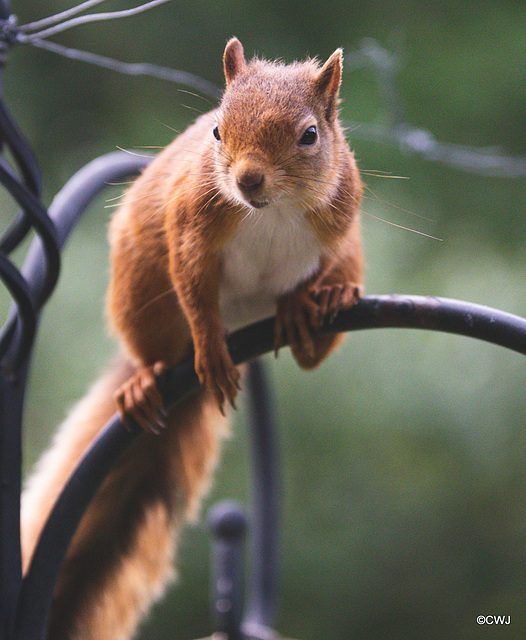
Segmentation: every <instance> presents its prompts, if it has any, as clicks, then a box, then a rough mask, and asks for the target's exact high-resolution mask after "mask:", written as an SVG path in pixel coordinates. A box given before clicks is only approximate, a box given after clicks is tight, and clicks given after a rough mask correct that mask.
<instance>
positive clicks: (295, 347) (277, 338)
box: [274, 288, 321, 357]
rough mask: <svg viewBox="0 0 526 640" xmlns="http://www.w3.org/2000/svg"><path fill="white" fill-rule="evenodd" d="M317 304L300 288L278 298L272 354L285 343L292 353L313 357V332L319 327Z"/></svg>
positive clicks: (305, 290)
mask: <svg viewBox="0 0 526 640" xmlns="http://www.w3.org/2000/svg"><path fill="white" fill-rule="evenodd" d="M320 324H321V322H320V313H319V304H318V303H317V302H316V300H315V299H314V297H313V296H312V294H311V292H310V291H309V290H308V289H306V288H302V289H299V290H296V291H293V292H292V293H286V294H284V295H282V296H280V297H279V298H278V301H277V309H276V321H275V324H274V353H275V355H276V356H277V355H278V351H279V349H280V348H281V347H282V346H283V345H284V344H285V343H286V342H287V343H288V344H289V345H290V347H291V348H292V351H293V352H302V353H305V355H307V356H308V357H314V352H315V344H314V337H313V334H312V332H313V330H315V329H317V328H318V327H319V326H320Z"/></svg>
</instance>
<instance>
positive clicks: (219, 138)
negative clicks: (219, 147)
mask: <svg viewBox="0 0 526 640" xmlns="http://www.w3.org/2000/svg"><path fill="white" fill-rule="evenodd" d="M212 133H213V134H214V138H215V139H216V140H221V134H220V133H219V127H218V126H217V124H216V126H215V127H214V128H213V131H212Z"/></svg>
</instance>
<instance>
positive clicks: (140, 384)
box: [114, 363, 167, 435]
mask: <svg viewBox="0 0 526 640" xmlns="http://www.w3.org/2000/svg"><path fill="white" fill-rule="evenodd" d="M165 368H166V367H165V366H164V365H163V364H162V363H156V364H154V365H153V366H147V367H140V368H139V369H138V370H137V372H136V373H135V375H133V376H132V377H131V378H130V379H129V380H127V381H126V382H125V383H124V384H123V385H122V386H121V387H119V389H117V391H116V392H115V395H114V397H115V401H116V402H117V407H118V410H119V414H120V416H121V420H122V422H123V424H124V425H125V426H126V427H127V428H128V429H130V428H132V427H133V423H137V424H138V425H139V426H140V427H141V428H142V429H143V430H144V431H150V432H152V433H155V434H156V435H159V434H160V433H161V431H162V430H163V429H164V428H165V427H166V418H167V412H166V410H165V409H164V407H163V399H162V397H161V394H160V392H159V389H158V388H157V382H156V376H157V375H159V374H160V373H162V372H163V371H164V370H165Z"/></svg>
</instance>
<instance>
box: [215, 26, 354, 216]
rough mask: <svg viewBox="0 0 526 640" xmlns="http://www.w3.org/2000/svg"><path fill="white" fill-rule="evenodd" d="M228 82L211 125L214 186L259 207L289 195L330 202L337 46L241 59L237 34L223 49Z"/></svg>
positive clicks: (335, 165) (334, 173)
mask: <svg viewBox="0 0 526 640" xmlns="http://www.w3.org/2000/svg"><path fill="white" fill-rule="evenodd" d="M223 66H224V73H225V81H226V89H225V92H224V95H223V99H222V101H221V105H220V107H219V109H218V111H217V121H216V123H215V125H214V127H213V130H212V131H211V132H210V135H211V136H212V135H213V137H214V138H215V140H213V142H214V146H215V166H216V172H217V176H218V181H219V185H220V189H221V191H222V193H223V195H225V196H226V197H228V198H229V199H230V200H231V201H234V202H237V203H239V204H242V205H245V206H248V207H249V208H257V209H260V208H263V207H265V206H267V205H268V204H278V203H279V202H280V201H284V200H294V201H295V202H299V203H301V204H302V206H303V208H304V209H308V208H315V207H319V206H320V205H322V204H326V203H328V202H329V201H330V200H331V198H332V197H333V196H334V194H335V192H336V189H337V186H338V171H339V168H340V164H341V155H340V153H339V152H340V151H341V149H342V145H345V141H344V137H343V133H342V130H341V127H340V124H339V122H338V93H339V88H340V82H341V73H342V50H341V49H337V50H336V51H335V52H334V53H333V54H332V55H331V56H330V58H329V59H328V60H327V62H325V64H323V65H322V66H320V65H319V64H318V62H317V61H315V60H307V61H305V62H295V63H292V64H283V63H282V62H268V61H265V60H259V59H253V60H251V61H250V62H247V61H246V60H245V57H244V54H243V47H242V45H241V42H240V41H239V40H238V39H237V38H232V39H231V40H230V41H229V42H228V44H227V45H226V49H225V52H224V55H223Z"/></svg>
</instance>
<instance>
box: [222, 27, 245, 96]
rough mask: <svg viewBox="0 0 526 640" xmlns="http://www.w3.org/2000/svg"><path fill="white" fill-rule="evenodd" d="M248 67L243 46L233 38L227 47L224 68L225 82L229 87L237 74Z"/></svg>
mask: <svg viewBox="0 0 526 640" xmlns="http://www.w3.org/2000/svg"><path fill="white" fill-rule="evenodd" d="M245 66H246V62H245V57H244V55H243V45H242V44H241V42H239V40H238V39H237V38H231V39H230V40H229V41H228V42H227V45H226V48H225V53H224V54H223V68H224V70H225V80H226V83H227V85H229V84H230V83H231V82H232V80H233V79H234V78H235V77H236V76H237V74H238V73H239V72H240V71H242V70H243V69H244V68H245Z"/></svg>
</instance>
